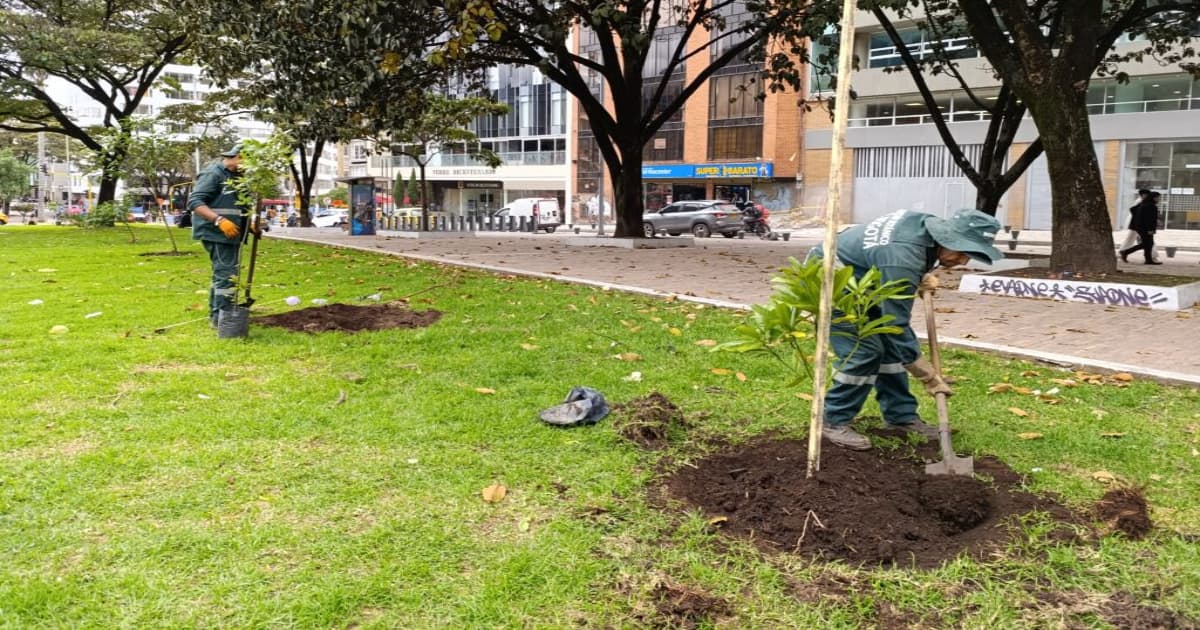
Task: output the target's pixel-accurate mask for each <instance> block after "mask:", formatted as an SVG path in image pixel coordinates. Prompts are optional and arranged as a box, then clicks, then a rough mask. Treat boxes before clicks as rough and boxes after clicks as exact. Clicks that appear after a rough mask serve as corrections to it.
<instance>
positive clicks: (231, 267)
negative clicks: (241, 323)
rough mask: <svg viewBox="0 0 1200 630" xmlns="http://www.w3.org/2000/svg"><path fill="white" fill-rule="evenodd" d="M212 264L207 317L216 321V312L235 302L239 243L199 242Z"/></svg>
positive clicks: (240, 249)
mask: <svg viewBox="0 0 1200 630" xmlns="http://www.w3.org/2000/svg"><path fill="white" fill-rule="evenodd" d="M200 242H201V243H202V244H203V245H204V251H206V252H208V259H209V261H210V262H211V263H212V286H211V287H209V289H208V316H209V318H211V319H212V321H214V322H215V321H217V312H218V311H220V310H221V309H223V308H227V307H230V306H232V305H233V304H234V302H235V301H236V300H237V275H238V263H239V262H240V260H239V259H240V257H241V253H242V246H241V243H218V242H215V241H200Z"/></svg>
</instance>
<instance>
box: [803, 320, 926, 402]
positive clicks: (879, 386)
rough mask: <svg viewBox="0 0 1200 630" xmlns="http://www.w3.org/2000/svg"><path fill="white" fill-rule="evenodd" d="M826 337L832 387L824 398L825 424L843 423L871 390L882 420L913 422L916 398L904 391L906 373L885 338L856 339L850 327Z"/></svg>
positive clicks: (837, 329) (844, 325) (840, 328)
mask: <svg viewBox="0 0 1200 630" xmlns="http://www.w3.org/2000/svg"><path fill="white" fill-rule="evenodd" d="M833 330H834V332H835V333H846V334H848V335H849V336H842V335H839V334H834V335H832V336H831V337H830V343H831V344H832V346H833V352H834V354H836V355H837V362H836V363H835V364H834V366H835V368H836V371H835V372H834V375H833V386H832V387H831V388H830V389H829V393H828V394H826V396H825V422H826V424H833V425H837V424H847V423H849V422H850V421H851V420H854V418H855V417H856V416H857V415H858V412H860V411H862V407H863V404H864V403H865V402H866V401H867V395H868V394H870V393H871V390H872V389H874V390H875V399H876V400H878V401H879V408H880V409H881V410H882V411H883V418H884V420H886V421H887V422H889V423H892V424H906V423H909V422H912V421H913V420H915V419H917V418H918V416H917V399H916V398H915V397H914V396H913V395H912V392H910V391H909V390H908V373H907V372H905V370H904V366H903V365H902V364H901V363H900V356H899V354H898V353H897V348H896V346H895V344H893V343H892V342H891V341H890V340H889V338H888V336H887V335H876V336H873V337H867V338H866V339H861V340H859V339H856V338H855V337H854V336H853V335H854V327H853V326H850V325H848V324H839V325H836V326H834V327H833Z"/></svg>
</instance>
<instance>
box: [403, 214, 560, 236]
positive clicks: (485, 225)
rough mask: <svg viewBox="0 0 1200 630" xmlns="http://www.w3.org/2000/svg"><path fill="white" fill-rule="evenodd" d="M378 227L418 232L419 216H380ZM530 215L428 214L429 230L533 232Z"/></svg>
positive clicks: (534, 226) (533, 226)
mask: <svg viewBox="0 0 1200 630" xmlns="http://www.w3.org/2000/svg"><path fill="white" fill-rule="evenodd" d="M379 228H380V229H382V230H390V231H395V232H420V231H422V230H421V217H382V218H381V219H380V220H379ZM535 229H537V226H536V225H535V224H534V222H533V219H532V218H530V217H492V216H483V215H468V216H445V215H442V216H430V217H429V230H428V231H430V232H533V231H534V230H535Z"/></svg>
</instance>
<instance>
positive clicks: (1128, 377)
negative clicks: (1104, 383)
mask: <svg viewBox="0 0 1200 630" xmlns="http://www.w3.org/2000/svg"><path fill="white" fill-rule="evenodd" d="M1112 377H1113V380H1114V381H1121V382H1122V383H1128V382H1131V381H1132V380H1133V375H1132V374H1129V373H1127V372H1117V373H1116V374H1113V375H1112Z"/></svg>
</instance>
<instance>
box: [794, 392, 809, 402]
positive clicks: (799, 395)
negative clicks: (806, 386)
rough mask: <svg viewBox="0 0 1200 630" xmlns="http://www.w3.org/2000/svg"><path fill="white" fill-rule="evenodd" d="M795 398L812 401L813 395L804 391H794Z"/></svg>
mask: <svg viewBox="0 0 1200 630" xmlns="http://www.w3.org/2000/svg"><path fill="white" fill-rule="evenodd" d="M796 398H799V399H800V400H807V401H808V402H812V400H813V395H812V394H806V393H804V392H796Z"/></svg>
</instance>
